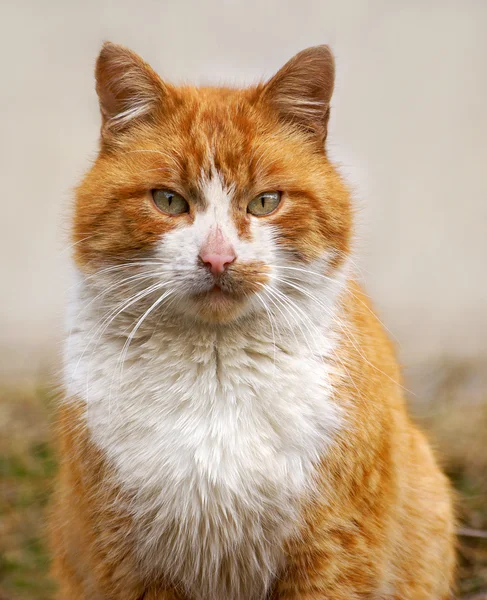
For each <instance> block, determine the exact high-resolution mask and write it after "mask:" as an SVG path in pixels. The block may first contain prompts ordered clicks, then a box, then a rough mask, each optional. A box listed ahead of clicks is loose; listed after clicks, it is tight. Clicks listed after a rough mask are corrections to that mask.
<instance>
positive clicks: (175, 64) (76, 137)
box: [0, 0, 487, 374]
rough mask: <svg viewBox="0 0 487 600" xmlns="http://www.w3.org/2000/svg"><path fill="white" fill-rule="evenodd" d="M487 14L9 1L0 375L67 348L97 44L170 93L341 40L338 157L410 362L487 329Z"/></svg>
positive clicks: (441, 9) (263, 69)
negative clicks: (122, 54)
mask: <svg viewBox="0 0 487 600" xmlns="http://www.w3.org/2000/svg"><path fill="white" fill-rule="evenodd" d="M486 24H487V2H484V1H483V0H470V1H460V0H458V1H457V2H447V1H445V0H438V1H431V0H430V1H423V2H419V1H417V2H415V1H394V2H392V1H390V0H389V1H379V0H375V1H372V0H368V1H367V2H363V1H360V0H356V1H355V2H351V1H348V2H347V1H340V0H334V1H324V0H307V1H306V0H300V1H298V0H294V1H287V2H285V1H281V2H278V1H277V0H275V1H273V2H270V1H267V2H266V1H256V0H251V1H246V2H243V1H242V2H237V1H232V0H227V1H217V0H206V1H203V0H200V1H199V2H196V1H195V2H184V1H179V2H176V1H174V2H163V1H161V0H158V1H157V0H138V1H137V2H134V1H133V0H130V1H128V0H111V1H96V2H95V1H86V0H85V1H84V2H74V1H67V0H44V1H39V0H30V1H28V0H25V1H23V2H22V1H17V2H14V1H13V0H11V1H10V2H7V1H4V2H2V3H1V6H0V28H1V30H0V34H1V35H0V51H1V56H2V61H1V64H2V67H1V69H2V77H1V81H2V85H1V90H2V91H1V94H0V190H1V196H0V198H1V200H0V202H1V213H0V214H1V225H2V226H1V231H0V272H1V275H2V277H1V294H0V336H1V337H0V363H1V364H0V371H3V372H4V373H7V372H8V373H10V374H13V373H17V372H18V371H19V370H20V371H24V372H35V371H36V370H37V369H38V368H39V367H40V366H41V365H43V364H44V363H45V362H46V361H47V360H48V359H49V357H50V356H52V352H54V355H55V353H56V352H57V349H58V340H59V334H60V331H61V327H62V307H63V301H64V298H63V297H64V293H65V290H66V288H67V286H68V285H69V284H68V280H69V279H68V277H67V276H66V273H67V268H68V257H69V250H66V243H65V241H64V239H65V238H63V235H64V234H63V231H64V230H65V229H66V220H67V218H66V215H67V208H68V206H69V202H70V198H71V195H72V192H71V190H72V187H73V185H75V183H76V181H77V180H78V179H79V177H80V175H81V174H82V173H83V171H84V170H85V169H86V168H87V166H88V164H89V161H90V160H91V159H92V158H93V156H94V154H95V151H96V144H97V134H98V109H97V104H96V97H95V93H94V88H93V77H92V69H93V63H94V60H95V57H96V54H97V51H98V49H99V46H100V44H101V42H102V40H105V39H111V40H113V41H115V42H119V43H122V44H125V45H127V46H130V47H132V48H133V49H134V50H136V51H137V52H139V53H140V54H142V55H143V56H144V57H145V58H146V59H147V60H148V61H149V62H151V63H152V64H153V66H154V67H155V68H156V69H157V70H159V72H160V73H161V74H162V75H165V76H167V77H168V78H171V79H173V80H175V81H183V80H192V81H197V82H204V81H211V82H230V83H233V84H239V83H245V82H248V81H255V80H256V79H257V78H259V77H261V76H263V75H264V76H269V75H271V74H272V73H273V71H275V70H276V69H277V68H278V67H279V66H280V65H281V64H282V63H283V62H285V61H286V60H287V59H288V58H289V57H290V56H291V55H292V54H293V53H295V52H296V51H298V50H300V49H302V48H304V47H306V46H309V45H313V44H318V43H323V42H326V43H329V44H331V45H332V47H333V48H334V50H335V53H336V57H337V65H338V80H337V88H336V94H335V97H334V102H333V114H332V123H331V132H330V149H331V151H332V153H333V156H335V157H336V159H337V160H338V161H339V162H340V163H341V165H342V170H343V171H344V172H345V173H346V174H347V175H348V176H349V179H350V181H351V182H352V184H353V189H354V196H355V198H356V202H357V206H358V207H359V209H358V214H357V219H358V221H359V224H360V235H359V243H358V247H359V254H358V256H359V257H360V259H359V261H360V264H361V265H362V268H363V274H364V278H365V280H366V282H367V286H368V289H369V291H370V292H371V293H372V295H373V297H374V298H375V300H376V304H377V305H378V306H379V307H380V311H381V315H382V317H383V320H385V321H386V323H387V324H388V326H389V327H390V328H391V329H392V330H393V332H394V333H395V335H396V337H397V338H398V339H399V341H400V343H401V347H402V353H403V357H404V358H405V360H406V361H414V360H418V358H421V357H423V356H434V355H438V354H442V353H446V354H450V355H453V356H463V355H469V354H473V355H475V354H479V353H482V352H483V351H484V350H485V338H486V334H487V311H486V308H485V306H486V300H487V278H486V259H487V169H486V165H487V141H486V140H487V36H486V32H485V28H486Z"/></svg>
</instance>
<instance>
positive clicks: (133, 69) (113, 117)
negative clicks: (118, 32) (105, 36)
mask: <svg viewBox="0 0 487 600" xmlns="http://www.w3.org/2000/svg"><path fill="white" fill-rule="evenodd" d="M95 75H96V91H97V94H98V98H99V101H100V110H101V114H102V138H103V137H107V136H109V137H110V136H112V135H113V134H116V133H119V132H121V131H123V130H125V129H126V128H127V127H128V126H129V125H130V124H131V123H132V122H134V121H139V120H141V119H144V118H147V117H148V116H149V115H150V114H151V113H152V112H153V111H154V110H155V108H156V107H157V105H158V103H160V101H161V100H162V99H163V97H164V95H165V93H166V86H165V84H164V83H163V82H162V80H161V78H160V77H159V76H158V75H157V73H155V71H154V70H153V69H152V68H151V67H150V66H149V65H148V64H147V63H145V62H144V61H143V60H142V59H141V58H140V57H139V56H138V55H137V54H135V52H132V51H131V50H128V49H127V48H124V47H123V46H119V45H117V44H112V43H111V42H105V44H103V47H102V49H101V52H100V54H99V56H98V60H97V62H96V70H95Z"/></svg>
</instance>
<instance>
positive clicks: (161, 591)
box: [140, 587, 182, 600]
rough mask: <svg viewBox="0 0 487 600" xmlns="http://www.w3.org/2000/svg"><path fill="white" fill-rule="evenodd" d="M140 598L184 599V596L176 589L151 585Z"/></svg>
mask: <svg viewBox="0 0 487 600" xmlns="http://www.w3.org/2000/svg"><path fill="white" fill-rule="evenodd" d="M140 600H182V596H180V595H179V594H178V593H177V592H176V591H174V590H170V589H166V588H159V587H151V588H149V589H148V590H147V591H146V592H145V593H144V595H143V596H142V597H141V598H140Z"/></svg>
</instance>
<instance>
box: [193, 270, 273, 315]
mask: <svg viewBox="0 0 487 600" xmlns="http://www.w3.org/2000/svg"><path fill="white" fill-rule="evenodd" d="M268 279H269V269H268V268H267V267H266V266H265V264H264V263H262V262H260V261H255V262H252V263H236V264H234V265H232V266H231V267H230V268H229V269H227V270H226V271H225V272H224V273H222V274H221V275H218V276H216V277H214V279H213V280H212V281H211V282H209V286H208V288H207V289H206V290H205V291H199V292H197V293H195V294H194V295H193V297H192V299H193V303H194V306H195V308H196V310H197V313H198V315H199V316H200V317H202V318H203V319H204V320H207V321H211V322H225V321H230V320H233V319H234V318H236V317H237V316H238V315H239V314H241V313H242V312H243V310H244V309H245V307H246V305H247V304H248V303H249V300H250V298H251V296H253V295H254V294H255V293H257V292H259V291H262V289H263V287H264V285H265V283H267V281H268Z"/></svg>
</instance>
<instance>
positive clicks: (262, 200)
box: [260, 196, 265, 208]
mask: <svg viewBox="0 0 487 600" xmlns="http://www.w3.org/2000/svg"><path fill="white" fill-rule="evenodd" d="M260 201H261V202H262V208H264V207H265V198H264V196H262V198H261V199H260Z"/></svg>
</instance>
